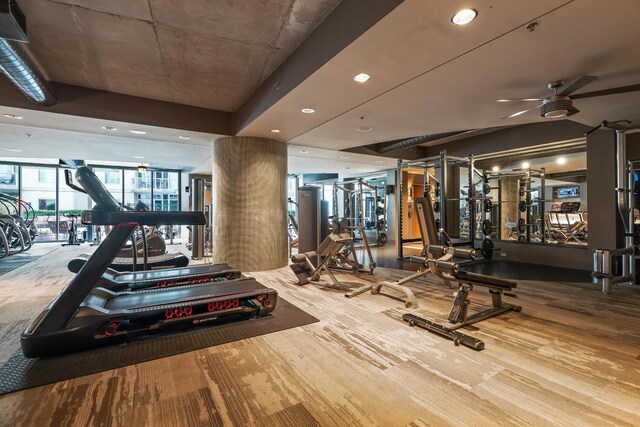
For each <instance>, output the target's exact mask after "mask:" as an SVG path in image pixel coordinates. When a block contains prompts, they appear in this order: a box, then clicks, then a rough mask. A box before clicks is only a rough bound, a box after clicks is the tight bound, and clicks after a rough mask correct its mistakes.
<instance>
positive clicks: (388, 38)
mask: <svg viewBox="0 0 640 427" xmlns="http://www.w3.org/2000/svg"><path fill="white" fill-rule="evenodd" d="M564 3H567V1H566V0H564V1H563V0H543V1H536V2H526V3H522V2H513V1H508V0H499V1H488V0H487V1H479V2H478V4H477V8H478V9H479V10H480V14H479V15H478V18H477V20H476V22H474V23H473V24H472V25H469V26H468V27H457V26H454V25H452V24H451V23H450V22H449V20H450V18H451V16H452V15H453V14H454V13H455V11H457V10H458V9H460V8H461V7H462V6H463V5H464V3H463V2H461V1H450V2H442V1H437V0H430V1H425V0H406V1H405V2H404V3H402V4H401V5H400V6H398V7H397V8H396V9H395V10H394V11H393V12H391V13H390V14H389V15H388V16H386V17H385V18H384V19H383V20H381V21H380V22H379V23H378V24H376V25H375V26H374V27H373V28H372V29H371V30H369V31H368V32H367V33H365V34H364V35H363V36H361V37H360V38H359V39H358V40H356V41H355V42H354V43H352V44H351V45H350V46H349V47H347V48H346V49H344V50H343V51H342V52H341V53H340V54H339V55H337V56H336V57H335V58H334V59H332V60H331V61H330V62H329V63H327V64H326V65H325V66H323V67H322V68H321V69H319V70H318V71H317V72H316V73H314V74H313V75H312V76H311V77H310V78H309V79H307V80H306V81H305V82H304V83H303V84H301V85H300V86H298V87H297V88H296V89H295V90H293V91H292V92H290V93H289V94H287V96H285V97H284V98H283V99H282V100H281V101H280V102H278V103H277V104H275V105H274V106H273V107H272V108H271V109H269V110H268V111H267V112H266V113H265V114H263V115H262V116H261V117H259V118H258V119H257V120H255V121H254V122H253V123H252V124H250V125H249V126H248V127H246V128H245V129H243V131H242V132H241V134H243V135H260V136H268V135H269V130H270V129H272V128H279V129H281V131H282V133H281V134H280V136H281V137H282V138H283V139H284V140H291V139H292V138H294V137H295V136H297V135H299V134H301V133H304V132H305V131H307V130H309V129H312V128H313V127H316V126H320V125H321V124H322V123H325V122H326V121H329V120H331V119H332V118H334V117H336V116H339V115H341V114H343V113H344V112H345V111H348V110H351V109H353V108H356V107H357V106H358V105H361V104H363V103H366V102H367V101H368V100H370V99H373V98H375V97H379V96H382V95H383V94H385V93H386V92H387V91H392V90H393V89H394V87H396V86H398V85H400V84H402V83H404V82H406V81H408V80H411V79H414V78H417V77H418V76H420V75H421V74H423V73H425V72H427V71H429V70H431V69H434V68H436V67H438V66H441V65H442V64H444V63H447V61H451V60H453V59H454V58H456V57H457V56H459V55H462V54H464V53H465V52H468V51H470V50H472V49H474V48H477V47H478V46H480V45H482V44H483V43H486V42H489V41H491V40H492V39H494V38H496V37H498V36H500V35H502V34H504V33H506V32H509V31H511V30H513V29H514V28H519V27H521V26H522V25H524V24H526V23H527V22H529V21H530V20H531V19H534V18H536V17H538V16H540V15H543V14H544V13H546V12H548V11H550V10H552V9H554V8H556V7H558V6H560V5H562V4H564ZM360 72H367V73H369V74H371V75H372V76H373V77H372V78H371V80H370V81H369V82H367V83H366V84H364V85H360V84H357V83H355V82H354V81H353V80H352V77H353V76H354V75H356V74H358V73H360ZM304 106H311V107H313V108H315V109H316V113H315V114H313V115H312V116H302V115H301V114H300V113H299V111H300V108H302V107H304ZM356 110H357V111H356V112H355V114H357V115H359V116H362V115H364V116H365V117H368V116H372V115H375V114H376V113H377V111H375V110H373V109H370V108H360V107H358V108H356ZM350 134H351V132H349V135H350ZM369 138H373V136H372V135H371V136H369ZM296 142H303V141H302V140H297V139H296Z"/></svg>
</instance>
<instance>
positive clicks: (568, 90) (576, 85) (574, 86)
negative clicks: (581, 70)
mask: <svg viewBox="0 0 640 427" xmlns="http://www.w3.org/2000/svg"><path fill="white" fill-rule="evenodd" d="M596 80H598V77H597V76H582V77H580V78H579V79H578V80H576V81H575V82H573V83H571V84H570V85H569V86H566V87H565V88H564V89H562V90H561V91H560V92H559V93H558V96H567V95H570V94H572V93H573V92H575V91H577V90H579V89H582V88H583V87H585V86H586V85H588V84H589V83H591V82H594V81H596Z"/></svg>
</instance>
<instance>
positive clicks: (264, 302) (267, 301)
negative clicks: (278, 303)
mask: <svg viewBox="0 0 640 427" xmlns="http://www.w3.org/2000/svg"><path fill="white" fill-rule="evenodd" d="M260 303H261V304H262V306H263V307H264V308H269V307H271V300H270V299H269V298H263V299H262V300H261V301H260Z"/></svg>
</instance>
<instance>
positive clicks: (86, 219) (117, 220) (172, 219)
mask: <svg viewBox="0 0 640 427" xmlns="http://www.w3.org/2000/svg"><path fill="white" fill-rule="evenodd" d="M81 221H82V223H83V224H87V225H118V224H126V223H134V224H141V225H155V226H160V225H206V223H207V219H206V217H205V216H204V214H203V213H202V212H175V211H172V212H160V211H154V212H149V211H97V210H90V211H82V220H81Z"/></svg>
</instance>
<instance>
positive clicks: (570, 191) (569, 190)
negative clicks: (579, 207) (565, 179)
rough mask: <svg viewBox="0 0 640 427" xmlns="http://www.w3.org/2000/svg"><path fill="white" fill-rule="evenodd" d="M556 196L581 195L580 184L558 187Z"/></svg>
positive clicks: (561, 197)
mask: <svg viewBox="0 0 640 427" xmlns="http://www.w3.org/2000/svg"><path fill="white" fill-rule="evenodd" d="M556 197H557V198H558V199H571V198H574V199H575V198H578V197H580V186H578V185H576V186H571V187H558V188H557V189H556Z"/></svg>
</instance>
